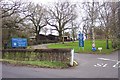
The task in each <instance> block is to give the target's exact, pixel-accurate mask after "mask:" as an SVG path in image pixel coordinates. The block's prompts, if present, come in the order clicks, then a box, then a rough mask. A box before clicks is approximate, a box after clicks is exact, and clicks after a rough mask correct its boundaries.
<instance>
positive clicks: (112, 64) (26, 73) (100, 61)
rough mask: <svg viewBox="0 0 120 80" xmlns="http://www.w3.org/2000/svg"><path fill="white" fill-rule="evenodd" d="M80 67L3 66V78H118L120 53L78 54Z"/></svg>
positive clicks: (76, 55) (76, 56)
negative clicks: (119, 54) (119, 55)
mask: <svg viewBox="0 0 120 80" xmlns="http://www.w3.org/2000/svg"><path fill="white" fill-rule="evenodd" d="M75 59H76V60H77V61H78V63H79V66H77V67H72V68H69V69H49V68H32V67H25V66H22V67H20V66H11V65H5V64H3V65H2V77H3V78H118V67H117V66H118V65H117V64H116V63H117V62H118V52H114V53H112V54H110V55H96V54H77V53H75Z"/></svg>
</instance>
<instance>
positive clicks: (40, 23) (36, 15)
mask: <svg viewBox="0 0 120 80" xmlns="http://www.w3.org/2000/svg"><path fill="white" fill-rule="evenodd" d="M28 13H29V14H30V16H29V18H28V19H29V20H30V21H31V22H32V23H33V25H34V27H35V33H36V41H37V36H38V35H39V33H40V31H41V29H42V28H43V27H44V26H46V25H47V22H46V20H45V19H46V9H45V8H44V7H43V6H42V5H39V4H37V5H35V4H33V3H31V4H30V5H29V6H28Z"/></svg>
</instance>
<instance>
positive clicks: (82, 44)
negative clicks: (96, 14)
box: [79, 33, 84, 47]
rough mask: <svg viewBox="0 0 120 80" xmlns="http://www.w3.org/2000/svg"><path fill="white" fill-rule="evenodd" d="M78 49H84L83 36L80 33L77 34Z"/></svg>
mask: <svg viewBox="0 0 120 80" xmlns="http://www.w3.org/2000/svg"><path fill="white" fill-rule="evenodd" d="M79 47H84V36H83V34H82V33H80V34H79Z"/></svg>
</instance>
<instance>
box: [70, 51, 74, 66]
mask: <svg viewBox="0 0 120 80" xmlns="http://www.w3.org/2000/svg"><path fill="white" fill-rule="evenodd" d="M73 62H74V49H71V60H70V65H71V66H73Z"/></svg>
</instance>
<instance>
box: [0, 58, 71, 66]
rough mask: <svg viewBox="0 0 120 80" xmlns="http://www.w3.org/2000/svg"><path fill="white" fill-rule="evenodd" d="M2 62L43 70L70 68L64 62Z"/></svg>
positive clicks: (8, 60) (2, 60) (6, 60)
mask: <svg viewBox="0 0 120 80" xmlns="http://www.w3.org/2000/svg"><path fill="white" fill-rule="evenodd" d="M0 62H3V63H9V64H13V65H19V66H20V65H21V66H33V67H41V68H68V67H69V66H68V64H67V63H62V62H58V61H56V62H50V61H16V60H10V59H1V60H0Z"/></svg>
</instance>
